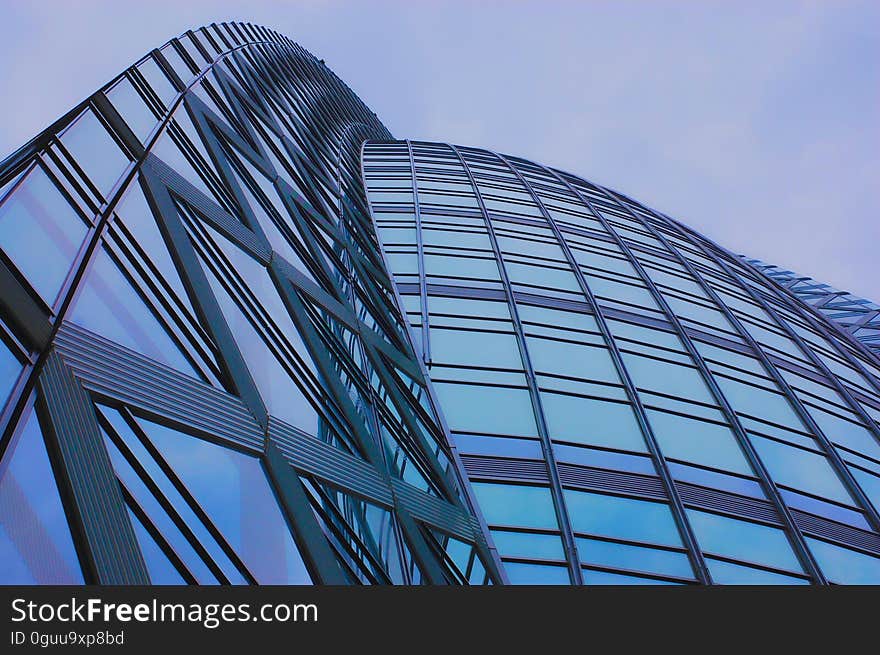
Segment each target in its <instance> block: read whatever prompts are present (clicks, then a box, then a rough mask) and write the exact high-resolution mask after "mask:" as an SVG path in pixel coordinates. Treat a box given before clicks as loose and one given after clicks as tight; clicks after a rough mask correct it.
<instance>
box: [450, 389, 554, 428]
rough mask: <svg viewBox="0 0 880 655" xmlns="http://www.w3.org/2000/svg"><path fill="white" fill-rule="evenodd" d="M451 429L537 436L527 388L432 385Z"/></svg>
mask: <svg viewBox="0 0 880 655" xmlns="http://www.w3.org/2000/svg"><path fill="white" fill-rule="evenodd" d="M434 388H435V390H436V391H437V395H438V396H439V397H440V406H441V407H442V408H443V413H444V414H445V415H446V420H447V422H448V423H449V428H450V429H451V430H458V431H461V432H487V433H489V434H509V435H519V436H526V437H533V436H537V434H538V430H537V427H536V426H535V415H534V414H533V413H532V401H531V399H530V397H529V392H528V391H527V390H526V389H509V388H506V387H483V386H478V385H473V384H446V383H441V382H437V383H435V384H434Z"/></svg>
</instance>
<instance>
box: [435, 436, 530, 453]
mask: <svg viewBox="0 0 880 655" xmlns="http://www.w3.org/2000/svg"><path fill="white" fill-rule="evenodd" d="M452 441H453V442H454V443H455V446H456V448H458V451H459V452H460V453H465V454H468V455H489V456H494V457H518V458H521V459H543V454H542V452H541V443H540V442H539V441H536V440H535V439H512V438H505V437H483V436H475V435H471V434H456V435H453V437H452Z"/></svg>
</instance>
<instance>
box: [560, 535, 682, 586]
mask: <svg viewBox="0 0 880 655" xmlns="http://www.w3.org/2000/svg"><path fill="white" fill-rule="evenodd" d="M577 549H578V556H579V557H580V560H581V563H582V564H595V565H598V566H608V567H611V568H620V569H628V570H630V571H644V572H645V573H659V574H661V575H670V576H674V577H679V578H693V577H694V572H693V569H692V568H691V564H690V562H689V561H688V557H687V555H686V554H684V553H676V552H672V551H670V550H660V549H657V548H644V547H642V546H631V545H629V544H618V543H614V542H611V541H601V540H599V539H583V538H578V539H577Z"/></svg>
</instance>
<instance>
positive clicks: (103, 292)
mask: <svg viewBox="0 0 880 655" xmlns="http://www.w3.org/2000/svg"><path fill="white" fill-rule="evenodd" d="M70 320H71V321H72V322H74V323H76V324H77V325H81V326H82V327H84V328H86V329H89V330H91V331H92V332H96V333H97V334H100V335H101V336H104V337H107V338H108V339H110V340H111V341H114V342H116V343H118V344H121V345H123V346H126V347H128V348H131V349H132V350H136V351H137V352H139V353H141V354H143V355H145V356H147V357H149V358H150V359H154V360H156V361H158V362H162V363H163V364H167V365H168V366H171V367H172V368H175V369H177V370H178V371H181V372H183V373H186V374H187V375H191V376H193V377H198V375H197V374H196V372H195V370H194V369H193V367H192V366H191V365H190V363H189V361H188V360H187V359H186V358H185V357H184V356H183V353H182V352H181V351H180V349H179V348H178V347H177V344H175V342H174V341H173V340H172V339H171V337H170V336H169V335H168V333H167V332H166V331H165V329H164V328H163V327H162V325H161V324H160V323H159V321H158V320H157V319H156V317H155V316H154V315H153V312H152V311H151V310H150V309H149V308H148V307H147V305H146V304H145V303H144V301H143V299H142V298H141V297H140V296H139V295H138V293H137V292H136V291H135V290H134V288H133V287H132V286H131V285H130V284H129V283H128V280H126V279H125V277H124V276H123V274H122V272H121V271H120V270H119V268H118V267H117V266H116V264H115V263H114V262H113V260H112V259H110V256H109V255H108V254H107V253H106V252H105V251H104V249H103V248H101V249H99V250H98V251H97V252H96V253H95V260H94V262H93V263H92V268H91V270H90V271H89V272H88V275H87V276H86V279H85V282H84V283H83V284H82V285H81V287H80V292H79V296H78V297H77V299H76V304H75V305H74V308H73V312H72V313H71V315H70Z"/></svg>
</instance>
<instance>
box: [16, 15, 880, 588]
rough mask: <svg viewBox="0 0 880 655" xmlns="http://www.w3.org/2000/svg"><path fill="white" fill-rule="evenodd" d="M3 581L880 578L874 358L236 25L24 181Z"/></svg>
mask: <svg viewBox="0 0 880 655" xmlns="http://www.w3.org/2000/svg"><path fill="white" fill-rule="evenodd" d="M0 249H2V254H0V276H2V283H0V328H2V331H0V334H2V337H3V338H2V345H0V404H2V414H0V583H26V584H34V583H37V584H39V583H78V582H85V583H96V582H97V583H122V584H126V583H154V584H162V583H194V584H216V583H221V584H226V583H232V584H241V583H319V584H320V583H337V584H348V583H351V584H361V583H364V584H371V583H373V584H389V583H395V584H501V583H507V582H510V583H538V584H559V583H561V584H632V583H635V584H656V583H661V584H662V583H671V584H676V583H678V584H695V583H703V584H711V583H715V584H736V583H757V584H764V583H768V584H769V583H782V584H801V583H815V584H825V583H842V584H859V583H880V515H878V508H880V427H878V420H880V381H878V379H880V361H878V359H877V356H876V354H875V353H873V352H872V351H871V350H870V348H869V347H867V346H866V345H865V344H864V343H862V342H860V341H859V340H858V339H857V338H854V335H853V334H852V331H847V330H845V329H843V328H841V327H840V326H838V325H837V324H835V323H834V322H833V321H831V320H829V319H828V318H827V317H826V316H825V315H824V314H823V313H822V311H821V310H817V309H815V308H813V307H811V306H809V305H808V304H806V303H804V302H803V301H802V300H800V299H799V298H798V297H797V296H796V295H794V294H793V293H792V292H791V291H789V290H786V289H785V288H784V287H783V286H782V285H780V284H779V283H778V282H777V281H774V280H773V279H772V278H771V277H769V276H768V275H765V274H764V273H762V272H761V271H759V270H758V269H757V268H755V267H754V266H753V265H752V264H749V263H747V262H746V261H745V260H743V259H742V258H739V257H737V256H735V255H733V254H732V253H730V252H728V251H726V250H724V249H723V248H721V247H719V246H717V245H715V244H713V243H712V242H710V241H708V240H707V239H705V238H704V237H702V236H701V235H699V234H697V233H695V232H693V231H692V230H689V229H688V228H686V227H685V226H682V225H681V224H679V223H677V222H676V221H674V220H672V219H670V218H669V217H667V216H665V215H662V214H659V213H657V212H654V211H652V210H651V209H649V208H647V207H645V206H643V205H641V204H639V203H637V202H635V201H634V200H631V199H630V198H628V197H626V196H623V195H621V194H620V193H617V192H614V191H611V190H609V189H606V188H603V187H599V186H596V185H593V184H591V183H589V182H587V181H585V180H582V179H580V178H577V177H575V176H573V175H571V174H568V173H564V172H561V171H558V170H555V169H552V168H548V167H545V166H541V165H539V164H535V163H532V162H528V161H525V160H523V159H520V158H516V157H509V156H502V155H498V154H495V153H492V152H489V151H485V150H479V149H474V148H467V147H459V146H452V145H448V144H440V143H425V142H416V141H397V140H394V139H393V137H392V135H391V134H390V132H389V131H388V130H387V129H386V128H385V127H384V126H383V125H382V124H381V122H380V121H379V120H378V118H377V117H376V116H375V115H374V114H373V113H372V112H371V111H370V110H369V109H368V108H367V107H365V106H364V104H363V103H362V102H361V101H360V100H359V99H358V98H357V97H356V96H355V95H354V94H353V93H352V92H351V90H350V89H348V88H347V87H346V86H345V85H344V84H343V83H342V82H341V81H340V80H339V79H338V78H337V77H336V76H334V75H333V73H332V72H330V71H329V69H327V67H326V66H325V65H324V64H323V62H321V61H319V60H317V59H315V58H314V57H313V56H312V55H310V54H309V53H307V52H305V51H304V50H303V49H302V48H300V47H299V46H297V45H296V44H294V43H293V42H291V41H290V40H288V39H286V38H285V37H283V36H280V35H278V34H276V33H274V32H271V31H269V30H266V29H264V28H259V27H254V26H250V25H244V24H223V25H212V26H209V27H207V28H203V29H200V30H197V31H195V32H187V33H186V34H184V35H183V36H181V37H180V38H179V39H174V40H172V41H171V42H169V43H168V44H166V45H165V46H163V47H162V48H159V49H157V50H154V51H152V52H151V53H149V54H148V55H147V56H146V57H144V58H143V59H142V60H141V61H139V62H138V63H137V64H135V65H134V66H133V67H131V68H130V69H128V70H126V71H125V72H124V73H123V74H121V75H120V76H119V77H117V78H116V79H114V80H113V81H111V82H110V83H109V84H108V85H106V86H105V87H104V88H102V89H101V90H100V91H98V92H97V93H95V94H94V95H92V96H90V97H89V98H88V99H87V100H86V101H85V102H83V103H81V104H80V105H79V106H77V107H75V108H74V109H72V110H71V111H70V112H68V114H66V115H65V116H64V117H62V118H61V119H60V120H59V121H57V122H56V123H55V124H53V125H52V126H50V128H48V129H47V130H46V131H45V132H43V133H42V134H40V135H39V136H37V137H36V138H35V139H34V140H32V141H31V142H29V143H28V144H27V145H25V146H24V147H22V148H21V149H20V150H19V151H17V152H15V153H14V154H13V155H11V156H10V157H9V158H8V159H7V160H6V161H4V162H2V163H0Z"/></svg>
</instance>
